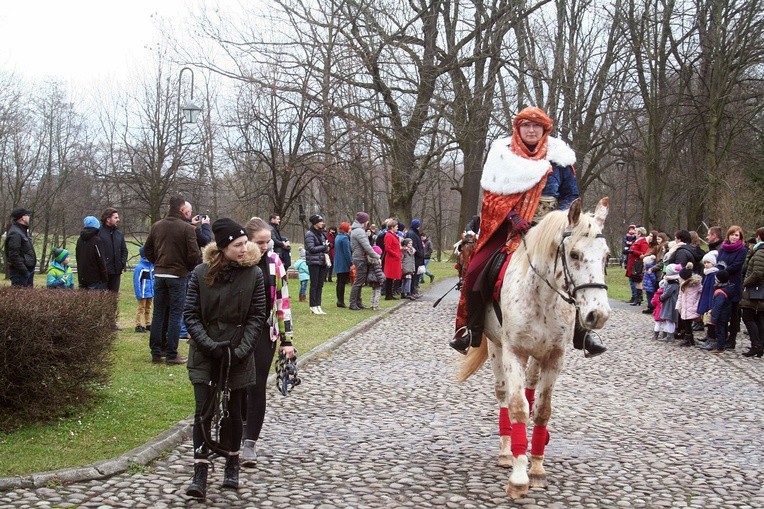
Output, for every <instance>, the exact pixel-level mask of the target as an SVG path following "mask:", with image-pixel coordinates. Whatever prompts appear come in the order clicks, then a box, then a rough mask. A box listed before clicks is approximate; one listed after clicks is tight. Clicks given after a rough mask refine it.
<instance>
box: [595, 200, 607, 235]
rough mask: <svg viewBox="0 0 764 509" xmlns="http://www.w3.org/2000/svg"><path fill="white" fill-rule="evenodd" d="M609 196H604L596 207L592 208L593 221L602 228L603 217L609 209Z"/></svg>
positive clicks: (605, 217)
mask: <svg viewBox="0 0 764 509" xmlns="http://www.w3.org/2000/svg"><path fill="white" fill-rule="evenodd" d="M609 207H610V198H608V197H607V196H605V197H604V198H602V199H601V200H600V202H599V203H598V204H597V208H596V209H594V222H595V223H597V225H598V226H599V227H600V229H602V228H603V227H604V226H605V219H607V214H608V212H609V210H610V208H609Z"/></svg>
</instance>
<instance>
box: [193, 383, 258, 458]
mask: <svg viewBox="0 0 764 509" xmlns="http://www.w3.org/2000/svg"><path fill="white" fill-rule="evenodd" d="M211 392H212V388H211V387H210V386H209V385H207V384H194V400H195V402H196V409H195V410H194V458H206V457H207V454H206V452H207V446H205V445H204V436H203V435H202V425H203V426H204V429H206V430H207V434H208V436H209V432H210V426H211V420H210V419H207V420H205V421H204V423H202V419H201V416H202V409H203V407H204V402H205V401H207V398H208V397H210V395H211ZM245 394H246V391H245V390H244V388H241V389H236V390H233V391H231V400H230V401H229V403H228V411H229V412H230V415H231V418H230V419H226V420H225V421H223V422H224V424H225V423H226V422H230V426H227V427H223V428H221V430H220V435H221V436H220V442H221V444H220V445H221V446H222V447H223V448H224V449H227V450H229V451H232V452H236V451H238V450H239V446H240V444H241V402H242V401H243V400H244V399H246V398H245V397H244V395H245Z"/></svg>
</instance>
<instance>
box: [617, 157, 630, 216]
mask: <svg viewBox="0 0 764 509" xmlns="http://www.w3.org/2000/svg"><path fill="white" fill-rule="evenodd" d="M615 165H616V167H618V173H619V175H620V174H621V173H623V169H624V168H625V167H626V163H625V162H623V161H621V160H618V161H616V162H615ZM626 177H627V178H624V179H623V180H624V181H623V224H624V225H625V224H626V200H627V199H628V197H629V179H628V175H626Z"/></svg>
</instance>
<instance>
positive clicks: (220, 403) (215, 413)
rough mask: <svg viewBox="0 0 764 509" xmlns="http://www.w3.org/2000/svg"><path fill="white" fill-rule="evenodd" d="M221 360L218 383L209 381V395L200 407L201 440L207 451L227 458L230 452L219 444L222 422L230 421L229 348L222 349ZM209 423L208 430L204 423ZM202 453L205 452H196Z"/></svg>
mask: <svg viewBox="0 0 764 509" xmlns="http://www.w3.org/2000/svg"><path fill="white" fill-rule="evenodd" d="M224 352H225V353H224V354H223V358H222V359H221V360H220V377H219V379H218V383H217V384H216V383H215V382H212V381H210V382H209V386H210V389H211V391H210V395H209V396H208V397H207V400H206V401H205V402H204V406H203V407H202V415H201V417H200V418H201V421H202V426H201V428H202V438H203V439H204V445H206V446H207V447H208V448H209V451H210V452H212V453H215V454H218V455H220V456H224V457H228V456H229V455H230V453H231V451H229V450H227V449H226V448H225V447H224V446H223V445H222V444H221V441H222V440H220V439H221V432H220V431H221V427H222V425H223V420H225V419H228V420H230V419H231V416H230V413H229V412H228V403H229V401H230V400H231V387H230V385H229V375H230V373H231V350H230V349H229V348H225V349H224ZM207 421H211V422H210V429H209V430H208V429H207V426H205V425H204V423H205V422H207ZM213 427H214V429H215V435H216V436H217V437H218V441H215V439H214V438H213V433H212V428H213ZM197 452H199V453H202V454H203V453H204V452H205V451H197Z"/></svg>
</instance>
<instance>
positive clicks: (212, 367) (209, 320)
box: [183, 242, 266, 390]
mask: <svg viewBox="0 0 764 509" xmlns="http://www.w3.org/2000/svg"><path fill="white" fill-rule="evenodd" d="M249 244H250V246H249V251H248V254H247V259H246V260H245V261H244V262H242V263H241V264H237V263H233V264H231V265H229V267H228V268H227V269H225V270H224V271H223V272H221V274H220V276H219V277H218V281H217V282H216V283H215V284H214V285H213V286H212V287H208V286H207V283H205V282H204V277H205V276H206V274H207V271H208V270H209V265H208V264H209V261H210V259H211V256H212V254H214V253H216V252H218V251H219V250H218V248H217V245H216V244H215V243H214V242H212V243H210V244H208V245H207V246H206V247H205V249H204V263H202V264H200V265H198V266H197V267H196V268H195V269H194V270H193V271H192V272H191V273H190V275H189V280H188V291H187V293H186V304H185V308H184V310H183V319H184V320H185V322H186V328H187V329H188V333H189V334H190V335H191V339H190V340H189V350H188V364H187V367H188V377H189V379H190V380H191V383H193V384H197V383H207V382H210V381H215V382H217V380H218V376H219V369H220V361H218V360H216V359H214V358H213V357H212V356H211V353H212V351H213V350H214V349H215V343H216V342H222V341H230V342H231V347H232V348H233V353H234V355H235V356H236V359H234V360H233V365H232V367H231V372H230V376H229V385H230V387H231V389H232V390H235V389H241V388H243V387H246V386H248V385H252V384H254V383H255V361H254V356H253V355H252V352H253V350H254V347H255V341H256V340H257V338H259V337H261V331H262V330H263V327H265V318H266V309H265V308H266V301H265V284H264V279H263V273H262V271H261V270H260V268H259V267H257V262H258V261H259V260H260V251H259V249H258V248H257V246H255V245H254V244H252V243H249Z"/></svg>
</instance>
